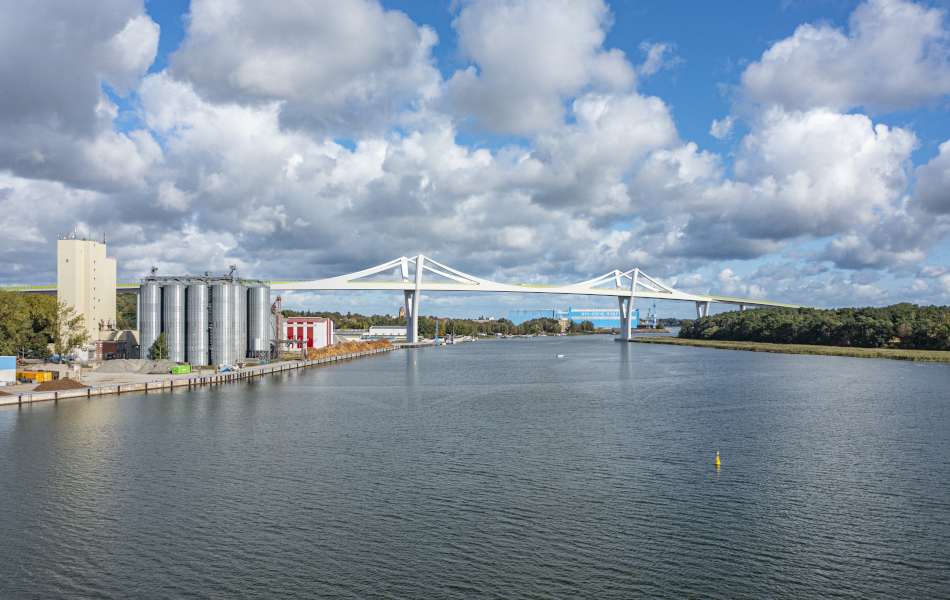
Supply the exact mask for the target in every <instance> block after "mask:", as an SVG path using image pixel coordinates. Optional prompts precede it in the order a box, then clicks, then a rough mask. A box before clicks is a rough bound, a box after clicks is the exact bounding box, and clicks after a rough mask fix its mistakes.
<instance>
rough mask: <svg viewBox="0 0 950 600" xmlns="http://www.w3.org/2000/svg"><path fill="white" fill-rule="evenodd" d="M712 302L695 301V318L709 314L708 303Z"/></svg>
mask: <svg viewBox="0 0 950 600" xmlns="http://www.w3.org/2000/svg"><path fill="white" fill-rule="evenodd" d="M710 304H712V302H708V301H707V302H697V303H696V318H697V319H702V318H703V317H708V316H709V305H710Z"/></svg>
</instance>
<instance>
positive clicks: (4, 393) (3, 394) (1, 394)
mask: <svg viewBox="0 0 950 600" xmlns="http://www.w3.org/2000/svg"><path fill="white" fill-rule="evenodd" d="M15 395H16V394H8V393H6V392H0V396H15Z"/></svg>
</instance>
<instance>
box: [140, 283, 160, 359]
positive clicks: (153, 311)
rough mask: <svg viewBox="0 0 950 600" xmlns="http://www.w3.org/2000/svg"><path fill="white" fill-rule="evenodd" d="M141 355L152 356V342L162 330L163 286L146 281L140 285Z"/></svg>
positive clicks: (142, 356)
mask: <svg viewBox="0 0 950 600" xmlns="http://www.w3.org/2000/svg"><path fill="white" fill-rule="evenodd" d="M139 311H140V312H139V315H138V321H139V357H140V358H151V349H152V344H154V343H155V340H157V339H158V336H159V334H161V332H162V286H161V285H159V284H158V283H156V282H154V281H146V282H145V283H143V284H142V285H141V286H139Z"/></svg>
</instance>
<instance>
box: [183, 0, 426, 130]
mask: <svg viewBox="0 0 950 600" xmlns="http://www.w3.org/2000/svg"><path fill="white" fill-rule="evenodd" d="M437 42H438V37H437V36H436V34H435V32H434V30H432V28H430V27H427V26H424V25H423V26H418V25H416V24H415V23H413V22H412V20H410V19H409V18H408V17H407V16H406V15H405V14H404V13H401V12H398V11H392V10H385V9H383V8H382V7H381V6H380V5H379V3H378V2H374V1H370V0H346V1H344V0H319V1H316V2H310V1H305V0H292V1H289V2H278V3H273V2H270V3H261V2H253V1H237V2H234V1H231V0H194V1H193V2H192V3H191V13H190V23H189V27H188V32H187V35H186V37H185V40H184V42H183V44H182V46H181V48H180V49H179V50H178V51H177V52H176V53H175V55H174V57H173V59H172V62H171V65H172V72H173V73H174V74H175V76H176V77H178V78H181V79H185V80H187V81H190V82H192V83H193V84H194V86H195V88H196V90H198V92H199V93H200V94H202V95H204V96H207V97H208V98H210V99H212V100H215V101H223V102H228V101H238V102H270V101H282V102H286V107H285V109H284V112H283V114H282V116H283V118H284V119H288V120H289V121H290V122H291V123H295V124H299V123H303V124H308V125H318V126H320V127H322V128H328V127H329V128H330V129H333V128H342V129H343V130H344V131H362V130H363V129H367V128H369V129H374V128H378V127H385V126H386V125H387V124H388V123H389V119H391V118H393V115H394V114H395V113H398V112H399V111H400V110H402V108H403V106H404V104H412V103H416V102H420V101H425V100H427V99H430V98H432V97H434V96H436V95H437V94H438V93H439V83H440V79H441V78H440V75H439V73H438V70H437V69H436V68H435V67H434V66H433V61H432V58H431V56H430V53H431V49H432V46H434V45H435V44H436V43H437Z"/></svg>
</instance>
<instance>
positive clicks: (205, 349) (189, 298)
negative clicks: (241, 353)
mask: <svg viewBox="0 0 950 600" xmlns="http://www.w3.org/2000/svg"><path fill="white" fill-rule="evenodd" d="M209 342H210V339H209V337H208V284H207V283H205V282H204V281H193V282H192V283H190V284H189V285H188V287H187V288H186V289H185V360H187V361H188V362H189V363H191V365H192V366H194V367H198V366H204V365H209V364H211V361H210V357H209V355H208V354H209V345H210V344H209Z"/></svg>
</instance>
